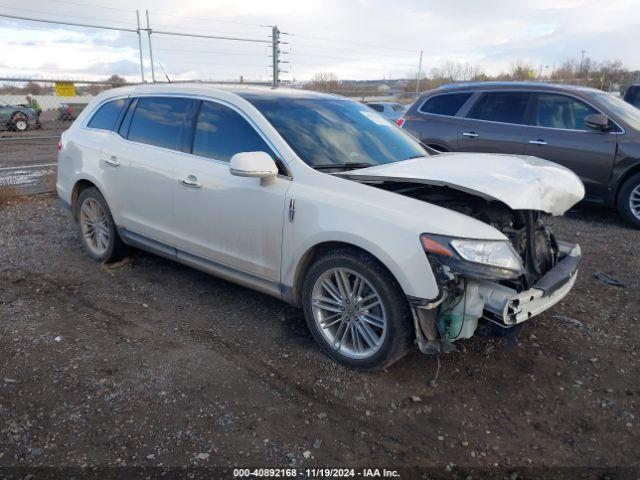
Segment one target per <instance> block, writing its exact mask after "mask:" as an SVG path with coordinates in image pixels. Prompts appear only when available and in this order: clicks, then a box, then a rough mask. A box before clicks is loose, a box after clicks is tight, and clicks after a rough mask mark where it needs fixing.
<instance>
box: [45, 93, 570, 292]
mask: <svg viewBox="0 0 640 480" xmlns="http://www.w3.org/2000/svg"><path fill="white" fill-rule="evenodd" d="M234 88H236V89H237V88H238V87H234ZM245 88H248V89H249V88H252V87H245ZM254 88H255V87H254ZM280 92H281V93H283V94H286V93H287V90H284V89H283V90H280ZM292 94H295V95H297V96H301V95H307V93H305V92H301V91H295V92H292ZM130 95H135V96H138V97H143V96H150V95H156V96H157V95H163V96H171V95H177V96H188V97H194V98H199V99H205V100H209V101H216V102H220V103H223V104H224V105H227V106H230V107H232V108H234V109H235V110H237V111H238V112H241V114H242V115H243V116H244V117H245V118H246V119H247V120H248V121H249V122H250V123H251V124H252V125H253V126H254V128H255V129H256V130H257V131H258V132H259V133H260V134H261V136H262V137H263V138H264V139H265V140H266V141H267V143H269V144H270V146H271V147H272V148H273V150H274V152H275V153H276V154H277V156H278V158H279V159H280V160H281V161H282V162H283V164H284V165H285V167H286V169H287V174H286V175H278V176H277V177H276V178H275V179H274V181H272V182H270V183H269V184H264V182H262V181H261V180H260V179H259V178H247V177H239V176H235V175H232V174H231V172H230V171H229V164H228V163H227V162H221V161H216V160H211V159H205V158H202V157H198V156H197V155H192V154H187V153H181V152H177V151H174V150H169V149H165V148H160V147H154V146H149V145H141V144H137V143H135V142H131V141H128V140H125V139H123V138H122V137H120V136H119V135H118V134H116V133H113V132H106V131H99V130H96V129H93V128H89V127H88V126H87V123H88V120H89V119H90V118H91V116H92V115H93V113H94V112H95V111H96V110H97V108H98V107H99V106H101V105H102V104H103V103H104V102H105V101H107V100H111V99H114V98H118V97H127V96H130ZM308 95H312V94H311V93H308ZM313 95H317V94H315V93H314V94H313ZM372 115H375V113H373V112H372ZM389 128H396V127H395V126H392V125H390V126H389ZM61 145H62V148H61V151H60V154H59V160H58V180H57V191H58V195H59V197H60V198H61V199H62V201H63V202H65V203H66V204H68V205H73V204H74V202H75V200H76V199H75V197H74V192H75V190H74V189H75V188H76V186H77V185H78V182H79V181H81V180H88V181H90V182H92V183H93V184H94V185H96V187H97V188H98V189H99V190H100V191H101V193H102V194H103V196H104V198H105V200H106V201H107V203H108V205H109V208H110V210H111V212H112V215H113V218H114V221H115V223H116V224H117V225H118V227H120V228H121V229H123V232H124V233H128V235H129V236H128V237H127V238H126V239H125V240H126V241H128V242H129V243H133V244H135V245H138V246H143V247H144V248H148V249H151V250H153V251H155V252H157V253H160V254H163V255H166V256H169V257H171V258H174V259H176V260H178V261H181V262H183V263H186V264H189V265H193V266H195V267H198V268H202V269H205V270H207V271H210V272H212V273H215V274H217V275H219V276H221V277H222V278H226V279H229V280H232V281H235V282H238V283H240V284H243V285H247V286H249V287H252V288H255V289H257V290H260V291H263V292H266V293H268V294H271V295H274V296H276V297H278V298H283V299H285V300H287V301H290V302H293V303H296V302H297V301H298V298H297V295H298V294H299V287H300V283H299V281H300V277H299V274H300V271H301V266H302V265H303V264H304V261H305V259H306V256H307V254H308V253H309V252H310V251H311V250H312V249H313V248H314V247H316V246H318V245H320V244H323V243H326V242H344V243H348V244H351V245H354V246H357V247H360V248H362V249H364V250H366V251H367V252H369V253H370V254H371V255H373V256H375V257H376V258H377V259H378V260H380V261H381V262H382V263H383V264H384V265H385V266H386V267H387V268H388V269H389V271H390V272H391V274H392V275H393V276H394V277H395V279H396V280H397V281H398V283H399V285H400V287H401V288H402V290H403V292H404V293H405V294H406V295H407V296H409V297H415V298H418V299H424V300H431V299H435V298H436V297H438V294H439V288H438V285H437V282H436V279H435V277H434V273H433V272H432V269H431V266H430V264H429V261H428V259H427V256H426V255H425V253H424V250H423V247H422V246H421V243H420V240H419V238H420V235H421V234H422V233H425V232H427V233H431V234H439V235H448V236H454V237H464V238H474V239H484V240H504V239H506V237H505V235H504V234H503V233H501V232H500V231H498V230H497V229H495V228H493V227H492V226H490V225H488V224H486V223H483V222H481V221H479V220H476V219H474V218H471V217H469V216H466V215H463V214H461V213H457V212H454V211H452V210H449V209H447V208H443V207H440V206H437V205H434V204H430V203H426V202H423V201H420V200H417V199H413V198H410V197H407V196H403V195H398V194H396V193H392V192H389V191H385V190H382V189H378V188H374V187H372V186H369V185H366V184H363V183H359V182H354V181H352V180H349V179H348V178H341V176H339V175H330V174H326V173H322V172H320V171H317V170H314V169H312V168H310V167H309V166H308V165H306V164H305V163H304V162H303V161H302V160H301V159H300V158H299V157H298V156H297V155H296V153H295V152H294V151H293V150H292V148H291V147H290V146H289V145H288V144H287V143H286V142H285V140H284V139H283V138H282V137H281V136H280V134H279V133H278V132H277V131H276V130H275V129H274V128H273V126H272V125H271V124H270V123H269V122H268V121H267V120H266V119H265V118H264V117H263V116H262V114H260V112H259V111H258V110H257V109H256V108H255V107H253V106H252V105H251V104H250V103H249V102H248V101H246V100H244V99H243V98H241V97H240V96H238V95H236V94H234V93H232V92H231V91H228V90H225V89H221V88H212V87H210V86H204V85H187V84H165V85H159V84H156V85H142V86H135V87H126V88H120V89H114V90H110V91H107V92H104V93H102V94H101V95H99V96H98V97H97V98H96V99H95V100H94V102H92V104H90V105H89V106H88V107H87V108H85V109H84V111H83V112H82V113H81V114H80V115H79V117H78V118H77V120H76V121H75V122H74V123H73V125H72V126H71V128H70V129H69V130H68V131H66V132H65V133H64V134H63V136H62V139H61ZM112 157H113V158H112ZM116 163H117V165H116ZM349 175H352V176H363V177H367V176H368V177H371V178H372V179H373V178H374V177H376V178H378V179H379V178H380V177H388V178H392V177H393V178H407V179H412V180H416V179H421V180H425V181H430V182H437V183H443V184H451V185H457V186H459V187H460V188H462V189H465V190H467V191H473V192H478V193H480V194H482V195H483V196H486V197H491V198H495V199H499V200H501V201H504V202H505V203H507V204H508V205H510V206H512V208H522V209H534V210H542V211H548V212H550V213H554V214H559V213H561V212H563V211H564V210H566V209H567V208H569V207H570V206H571V205H573V203H575V202H577V201H578V200H579V199H580V198H581V197H582V195H583V189H582V188H581V184H580V183H579V180H576V179H575V178H574V177H575V176H574V175H573V174H570V173H568V171H566V170H565V169H563V168H562V167H558V166H557V165H553V164H551V163H549V162H544V163H543V162H542V161H538V160H532V159H530V158H529V159H522V158H518V157H506V156H505V157H502V156H496V155H472V154H463V155H459V156H458V155H456V154H447V155H440V156H438V157H428V158H421V159H416V160H409V161H404V162H398V163H396V164H392V165H387V166H381V167H372V168H368V169H362V170H359V171H353V172H349ZM347 176H348V175H347ZM191 177H194V178H196V179H197V181H198V182H199V183H200V184H201V188H198V189H191V188H189V186H188V185H185V184H184V183H183V181H184V180H185V179H189V178H191ZM292 208H293V209H294V214H293V216H290V212H289V211H290V209H292Z"/></svg>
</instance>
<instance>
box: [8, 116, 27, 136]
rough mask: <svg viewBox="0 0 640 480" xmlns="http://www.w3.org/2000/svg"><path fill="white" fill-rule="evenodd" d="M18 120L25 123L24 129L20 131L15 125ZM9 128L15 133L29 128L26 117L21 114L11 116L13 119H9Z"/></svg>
mask: <svg viewBox="0 0 640 480" xmlns="http://www.w3.org/2000/svg"><path fill="white" fill-rule="evenodd" d="M20 120H23V121H24V122H25V125H26V127H25V128H24V129H23V130H20V129H19V128H18V127H17V124H18V122H19V121H20ZM11 127H12V128H13V129H14V130H15V131H16V132H24V131H25V130H27V129H28V128H29V120H28V118H27V116H26V115H25V114H23V113H15V114H14V115H13V117H11Z"/></svg>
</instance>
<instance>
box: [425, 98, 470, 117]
mask: <svg viewBox="0 0 640 480" xmlns="http://www.w3.org/2000/svg"><path fill="white" fill-rule="evenodd" d="M471 95H472V94H471V92H468V93H447V94H442V95H435V96H433V97H430V98H428V99H427V100H426V101H425V102H424V103H423V104H422V106H421V107H420V110H419V111H420V112H422V113H432V114H435V115H446V116H448V117H453V116H454V115H455V114H456V113H458V110H460V107H462V105H464V104H465V102H466V101H467V100H468V99H469V97H471Z"/></svg>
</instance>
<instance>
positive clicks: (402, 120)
mask: <svg viewBox="0 0 640 480" xmlns="http://www.w3.org/2000/svg"><path fill="white" fill-rule="evenodd" d="M404 121H405V120H404V118H402V117H400V118H399V119H397V120H396V125H398V126H399V127H400V128H402V126H403V125H404Z"/></svg>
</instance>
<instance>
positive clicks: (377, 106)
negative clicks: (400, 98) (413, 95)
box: [367, 102, 407, 122]
mask: <svg viewBox="0 0 640 480" xmlns="http://www.w3.org/2000/svg"><path fill="white" fill-rule="evenodd" d="M367 106H368V107H369V108H372V109H373V110H375V111H376V112H378V113H380V114H382V116H383V117H385V118H388V119H389V120H391V121H392V122H395V121H396V120H398V119H399V118H402V116H403V115H404V113H405V112H406V111H407V105H402V104H401V103H396V102H368V103H367Z"/></svg>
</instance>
